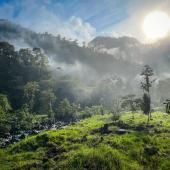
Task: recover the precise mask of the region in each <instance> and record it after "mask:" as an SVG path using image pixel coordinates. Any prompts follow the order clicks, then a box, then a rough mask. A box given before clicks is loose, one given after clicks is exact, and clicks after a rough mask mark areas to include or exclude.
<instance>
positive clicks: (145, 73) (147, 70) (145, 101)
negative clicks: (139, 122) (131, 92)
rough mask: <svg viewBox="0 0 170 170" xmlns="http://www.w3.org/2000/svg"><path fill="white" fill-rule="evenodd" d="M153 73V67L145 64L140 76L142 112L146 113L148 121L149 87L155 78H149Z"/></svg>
mask: <svg viewBox="0 0 170 170" xmlns="http://www.w3.org/2000/svg"><path fill="white" fill-rule="evenodd" d="M153 75H154V73H153V69H152V68H151V67H150V66H149V65H145V66H144V68H143V70H142V73H141V76H143V78H144V79H143V81H141V88H142V89H143V92H144V95H143V112H144V113H145V114H147V115H148V122H149V120H150V119H151V111H150V110H151V106H150V105H151V97H150V88H151V87H152V83H153V82H154V81H155V80H151V77H152V76H153Z"/></svg>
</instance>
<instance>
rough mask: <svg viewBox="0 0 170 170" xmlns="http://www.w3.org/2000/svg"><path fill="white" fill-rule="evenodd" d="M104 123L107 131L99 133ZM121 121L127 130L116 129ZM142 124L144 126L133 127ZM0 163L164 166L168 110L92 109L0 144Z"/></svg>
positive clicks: (77, 167) (98, 169)
mask: <svg viewBox="0 0 170 170" xmlns="http://www.w3.org/2000/svg"><path fill="white" fill-rule="evenodd" d="M106 123H108V125H109V130H110V133H107V134H102V133H100V128H101V127H103V125H104V124H106ZM122 125H124V126H125V125H126V128H127V130H128V132H129V133H126V134H122V135H120V134H118V133H117V129H119V128H122V127H121V126H122ZM140 127H142V128H143V129H144V130H138V129H140ZM0 169H2V170H8V169H10V170H11V169H20V170H23V169H56V170H86V169H87V170H169V169H170V115H167V114H164V113H161V112H155V113H153V114H152V120H151V121H150V122H149V124H147V116H145V115H143V114H141V113H135V119H133V118H132V114H131V113H125V114H122V116H121V120H120V121H119V122H117V123H112V119H111V115H109V114H108V115H103V116H102V115H95V116H93V117H91V118H88V119H85V120H82V121H81V122H79V123H77V124H75V125H70V126H67V127H65V128H64V129H61V130H51V131H46V132H42V133H40V134H39V135H35V136H30V137H28V138H26V139H24V140H22V141H20V142H18V143H16V144H14V145H11V146H9V147H8V148H6V149H1V150H0Z"/></svg>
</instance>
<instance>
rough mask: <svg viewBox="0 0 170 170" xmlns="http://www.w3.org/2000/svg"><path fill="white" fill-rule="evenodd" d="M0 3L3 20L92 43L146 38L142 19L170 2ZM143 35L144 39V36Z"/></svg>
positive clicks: (4, 0) (61, 0)
mask: <svg viewBox="0 0 170 170" xmlns="http://www.w3.org/2000/svg"><path fill="white" fill-rule="evenodd" d="M163 1H164V2H162V0H142V1H141V0H0V18H4V19H8V20H11V21H14V22H16V23H18V24H21V25H23V26H25V27H28V28H30V29H32V30H35V31H37V32H45V31H48V32H50V33H52V34H55V35H57V34H61V35H62V36H66V37H67V38H71V39H78V40H80V41H89V40H91V39H92V38H93V37H95V36H97V35H110V36H119V35H120V36H121V35H130V36H135V37H137V38H139V39H140V38H141V37H142V33H141V34H139V31H140V32H141V22H142V17H143V16H144V15H145V14H146V13H147V12H149V11H151V10H154V9H157V8H158V7H159V8H162V9H164V10H168V9H169V8H170V7H168V5H170V4H169V2H168V0H163ZM140 36H141V37H140Z"/></svg>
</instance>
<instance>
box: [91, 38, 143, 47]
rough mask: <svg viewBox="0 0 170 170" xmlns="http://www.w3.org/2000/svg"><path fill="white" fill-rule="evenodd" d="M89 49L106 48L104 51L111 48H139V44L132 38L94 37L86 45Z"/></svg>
mask: <svg viewBox="0 0 170 170" xmlns="http://www.w3.org/2000/svg"><path fill="white" fill-rule="evenodd" d="M88 45H89V46H90V47H94V48H98V49H100V48H106V49H112V48H125V47H129V46H139V45H141V43H140V42H139V41H138V40H137V39H135V38H132V37H127V36H124V37H119V38H115V37H96V38H95V39H93V40H92V41H91V42H89V44H88Z"/></svg>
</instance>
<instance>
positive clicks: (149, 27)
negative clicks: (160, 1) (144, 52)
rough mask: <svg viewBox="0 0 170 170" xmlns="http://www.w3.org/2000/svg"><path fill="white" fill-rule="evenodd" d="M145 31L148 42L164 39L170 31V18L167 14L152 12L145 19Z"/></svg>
mask: <svg viewBox="0 0 170 170" xmlns="http://www.w3.org/2000/svg"><path fill="white" fill-rule="evenodd" d="M143 30H144V33H145V35H146V37H147V38H148V40H152V41H156V40H157V39H160V38H163V37H165V36H166V35H167V34H168V32H169V31H170V18H169V16H168V15H167V14H166V13H165V12H161V11H154V12H151V13H149V14H148V15H147V16H146V17H145V18H144V23H143Z"/></svg>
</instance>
